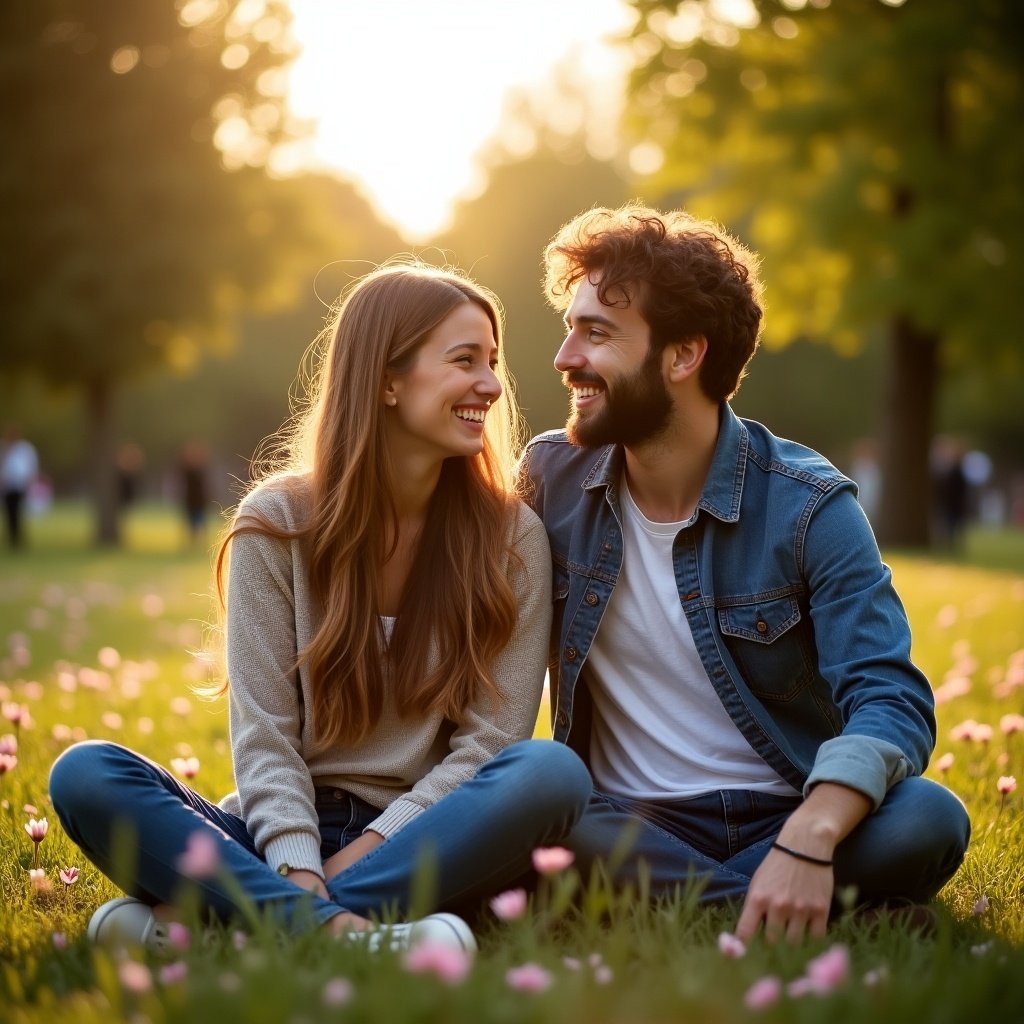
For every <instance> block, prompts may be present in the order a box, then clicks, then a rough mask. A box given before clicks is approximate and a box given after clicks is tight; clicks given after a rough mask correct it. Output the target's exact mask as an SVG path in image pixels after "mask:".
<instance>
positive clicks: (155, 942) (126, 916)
mask: <svg viewBox="0 0 1024 1024" xmlns="http://www.w3.org/2000/svg"><path fill="white" fill-rule="evenodd" d="M86 935H88V937H89V940H90V941H91V942H95V943H97V944H98V945H101V946H145V948H146V949H151V950H154V951H159V950H162V949H165V948H166V947H167V944H168V932H167V926H166V925H165V924H162V923H161V922H160V921H158V920H157V919H156V917H154V915H153V909H152V907H149V906H147V905H146V904H145V903H143V902H142V901H141V900H137V899H135V897H134V896H121V897H119V898H118V899H116V900H110V901H109V902H107V903H104V904H103V905H102V906H101V907H99V908H98V909H97V910H96V912H95V913H94V914H93V915H92V918H91V919H90V920H89V928H88V931H87V932H86Z"/></svg>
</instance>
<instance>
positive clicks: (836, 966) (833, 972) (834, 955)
mask: <svg viewBox="0 0 1024 1024" xmlns="http://www.w3.org/2000/svg"><path fill="white" fill-rule="evenodd" d="M849 976H850V951H849V950H848V949H847V948H846V947H845V946H842V945H839V944H838V943H837V944H836V945H834V946H832V947H831V948H830V949H826V950H825V952H824V953H822V954H821V956H816V957H815V958H814V959H813V960H811V961H810V963H808V965H807V977H808V978H810V979H811V981H813V982H814V984H815V985H816V986H817V988H818V991H819V992H831V991H832V990H833V989H835V988H838V987H839V986H840V985H843V984H845V983H846V980H847V978H849Z"/></svg>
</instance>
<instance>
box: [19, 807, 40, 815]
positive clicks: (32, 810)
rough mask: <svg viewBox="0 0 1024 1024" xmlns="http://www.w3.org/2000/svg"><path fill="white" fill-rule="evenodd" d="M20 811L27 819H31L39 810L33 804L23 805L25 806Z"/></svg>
mask: <svg viewBox="0 0 1024 1024" xmlns="http://www.w3.org/2000/svg"><path fill="white" fill-rule="evenodd" d="M22 810H23V811H24V812H25V813H26V814H27V815H29V817H32V818H34V817H35V816H36V815H37V814H38V813H39V808H38V807H36V805H35V804H25V806H24V807H22Z"/></svg>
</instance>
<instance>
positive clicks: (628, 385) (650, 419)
mask: <svg viewBox="0 0 1024 1024" xmlns="http://www.w3.org/2000/svg"><path fill="white" fill-rule="evenodd" d="M566 379H567V382H568V383H576V384H587V383H589V382H590V381H593V382H594V383H600V384H602V385H604V389H605V390H604V396H603V397H604V408H603V409H601V410H600V411H599V412H595V413H591V414H589V415H586V416H584V415H581V414H580V413H579V412H577V411H576V410H575V408H574V409H573V411H572V412H571V413H570V415H569V421H568V422H567V423H566V425H565V432H566V435H567V436H568V438H569V441H570V442H571V443H572V444H574V445H576V446H577V447H579V448H601V447H602V446H604V445H606V444H621V445H626V446H633V445H638V444H641V443H643V442H644V441H649V440H651V438H654V437H657V436H658V434H660V433H661V432H662V431H663V430H664V429H665V427H666V426H667V425H668V421H669V417H670V416H671V415H672V396H671V395H670V394H669V392H668V388H666V387H665V381H664V380H663V379H662V376H661V352H655V351H654V350H653V349H651V350H650V351H649V352H648V353H647V356H646V357H645V358H644V361H643V363H641V365H640V366H639V368H638V369H637V370H636V372H635V373H633V374H631V375H630V376H628V377H622V378H620V379H619V380H617V381H616V382H615V387H614V390H613V389H612V388H609V387H608V386H607V384H606V383H605V382H604V381H603V380H601V378H599V377H591V378H589V380H588V378H587V377H586V375H583V374H575V375H574V374H566Z"/></svg>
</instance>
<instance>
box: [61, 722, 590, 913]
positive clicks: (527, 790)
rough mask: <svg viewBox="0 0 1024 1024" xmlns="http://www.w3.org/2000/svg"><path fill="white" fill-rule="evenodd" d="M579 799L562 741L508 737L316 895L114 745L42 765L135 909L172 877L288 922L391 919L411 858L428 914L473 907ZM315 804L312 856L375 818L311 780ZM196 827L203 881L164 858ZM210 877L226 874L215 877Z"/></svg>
mask: <svg viewBox="0 0 1024 1024" xmlns="http://www.w3.org/2000/svg"><path fill="white" fill-rule="evenodd" d="M590 795H591V782H590V775H589V773H588V772H587V770H586V768H585V767H584V765H583V762H582V761H580V759H579V758H578V757H577V756H576V755H575V754H574V753H573V752H572V751H571V750H569V749H568V748H567V747H564V746H563V745H562V744H560V743H554V742H552V741H550V740H526V741H524V742H521V743H516V744H513V745H512V746H510V747H507V748H506V749H505V750H503V751H502V752H501V753H499V754H498V755H497V756H496V757H494V758H493V759H491V760H490V761H488V762H487V763H486V764H484V765H483V766H482V767H481V768H480V769H479V771H478V772H477V773H476V775H475V776H474V777H473V778H472V779H470V780H469V781H468V782H466V783H464V784H463V785H461V786H459V787H458V788H457V789H455V790H454V791H453V792H451V793H449V794H448V795H447V796H446V797H444V798H443V799H441V800H439V801H438V802H437V803H436V804H434V805H433V806H432V807H429V808H428V809H427V810H425V811H423V812H422V813H421V814H419V815H417V816H416V817H415V818H413V819H412V821H410V822H409V823H408V824H407V825H406V826H405V827H404V828H402V829H401V830H400V831H399V832H397V833H396V834H395V835H393V836H392V837H391V838H389V839H388V840H387V841H386V842H384V843H382V844H381V845H380V846H378V847H377V848H376V849H374V850H372V851H371V852H370V853H368V854H366V856H364V857H362V858H361V859H360V860H359V861H357V862H356V863H355V864H353V865H352V866H351V867H349V868H347V869H346V870H344V871H342V872H340V873H339V874H338V875H336V876H335V877H334V878H332V879H330V881H328V883H327V891H328V895H329V898H328V899H322V898H321V897H319V896H315V895H313V894H311V893H307V892H305V891H304V890H302V889H300V888H299V887H298V886H296V885H295V884H294V883H293V882H289V881H288V879H287V878H285V877H283V876H282V875H280V874H278V873H277V872H276V871H275V870H273V869H272V868H271V867H270V866H269V865H268V864H267V863H266V862H265V861H264V860H263V858H262V857H261V856H260V855H259V853H258V852H257V850H256V847H255V844H254V843H253V840H252V838H251V836H250V835H249V833H248V831H247V830H246V826H245V822H244V821H243V820H242V818H240V817H238V816H237V815H234V814H229V813H227V812H226V811H224V810H221V808H219V807H218V806H217V805H216V804H212V803H210V801H208V800H205V799H203V797H201V796H199V795H198V794H197V793H195V792H193V791H192V790H191V789H189V788H188V786H185V785H184V784H183V783H181V782H180V781H179V780H178V779H176V778H175V777H174V776H173V775H172V774H171V773H170V772H169V771H167V770H166V769H164V768H162V767H160V765H158V764H155V763H154V762H153V761H150V760H148V759H147V758H144V757H142V756H141V755H139V754H136V753H134V752H133V751H131V750H128V749H127V748H125V747H122V746H119V745H117V744H115V743H106V742H86V743H79V744H76V745H75V746H73V747H69V748H68V749H67V750H66V751H65V752H64V753H63V754H62V755H61V756H60V757H59V758H58V759H57V761H56V762H55V764H54V766H53V769H52V770H51V772H50V797H51V800H52V802H53V807H54V810H55V811H56V813H57V817H58V818H59V819H60V822H61V824H62V825H63V827H64V830H65V832H66V833H67V834H68V836H69V837H70V838H71V839H72V840H73V841H74V842H75V843H77V844H78V846H79V847H80V848H81V850H82V852H83V853H84V854H85V856H86V857H88V858H89V860H91V861H92V862H93V864H95V865H96V866H97V867H98V868H99V869H100V870H101V871H102V872H103V873H104V874H106V875H107V876H108V877H111V878H112V879H113V880H114V881H115V882H117V884H119V885H121V886H122V888H124V889H125V890H126V891H127V892H128V893H130V894H131V895H133V896H136V897H138V898H139V899H141V900H143V901H144V902H146V903H149V904H157V903H172V902H174V901H175V899H176V898H177V897H178V896H180V894H181V893H182V891H183V887H184V886H186V885H193V886H195V887H196V888H197V890H198V893H199V897H200V901H201V905H202V907H203V909H204V910H205V911H207V912H209V913H211V914H212V915H213V916H215V917H218V918H221V919H224V920H226V919H229V918H231V917H233V916H237V915H238V913H239V909H240V904H241V900H239V899H238V895H237V894H238V892H239V891H240V892H241V893H244V896H245V899H247V900H248V901H249V903H250V904H252V905H254V906H255V907H256V908H257V910H258V911H260V912H261V913H264V914H268V915H269V916H270V917H272V918H273V919H274V920H276V921H278V922H279V923H280V924H281V925H282V926H284V927H286V928H287V929H289V930H290V931H301V930H303V929H304V928H308V927H313V926H317V925H319V924H322V923H323V922H324V921H326V920H328V919H329V918H331V917H333V916H335V915H336V914H340V913H342V912H343V911H346V910H347V911H350V912H351V913H354V914H359V915H361V916H367V915H369V914H374V913H378V914H380V913H391V912H394V913H398V914H399V915H404V914H405V913H407V911H408V909H409V901H410V889H411V884H412V881H413V878H414V876H415V874H416V870H417V864H418V863H420V862H421V861H422V859H423V858H429V860H430V862H431V863H432V864H433V865H434V867H436V888H435V891H434V896H435V904H434V905H433V906H432V907H430V908H429V909H433V910H460V909H464V908H467V907H473V906H476V905H478V904H479V903H480V901H481V900H483V899H485V898H486V897H488V896H492V895H494V894H496V893H498V892H500V891H501V890H502V889H504V888H507V887H508V885H509V884H510V883H512V882H513V881H515V880H517V879H520V878H521V876H523V875H524V873H526V872H527V871H528V870H529V868H530V854H531V851H532V850H533V849H534V847H537V846H546V845H552V844H555V843H559V842H561V841H562V840H563V839H564V838H565V836H566V835H567V834H568V833H569V831H570V830H571V829H572V827H573V825H574V824H575V823H576V821H577V820H578V819H579V817H580V815H581V814H582V813H583V811H584V809H585V808H586V806H587V801H588V799H589V798H590ZM316 800H317V802H316V806H317V812H318V814H319V816H320V835H321V855H322V856H323V858H324V859H326V858H328V857H330V856H331V855H332V854H334V853H336V852H337V851H338V850H339V849H341V848H342V847H343V846H345V845H346V844H347V843H348V842H350V841H351V840H352V839H354V838H356V836H358V835H360V834H361V833H362V830H363V828H364V827H365V826H366V825H368V824H369V823H370V822H371V821H373V819H374V818H376V817H377V816H378V815H379V813H380V811H379V810H378V809H377V808H375V807H371V806H370V805H369V804H367V803H365V802H364V801H362V800H359V799H357V798H356V797H354V796H352V795H350V794H348V793H346V792H344V791H343V790H340V789H329V788H328V789H324V788H321V789H318V790H317V794H316ZM199 830H206V831H208V832H209V834H210V835H212V836H214V837H215V839H216V841H217V845H218V850H219V854H220V862H221V870H220V871H218V873H217V874H216V875H215V876H213V877H210V878H204V879H198V880H192V879H185V878H184V877H183V876H182V874H181V872H180V871H179V870H178V868H177V865H176V862H177V859H178V858H179V857H180V856H181V854H182V852H183V851H184V850H185V847H186V845H187V842H188V838H189V836H190V834H191V833H193V832H196V831H199ZM126 847H127V848H126ZM126 864H129V865H130V867H126ZM224 875H229V876H230V878H229V879H228V881H227V883H225V879H224V877H223V876H224ZM421 909H423V908H421Z"/></svg>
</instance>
